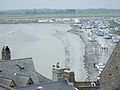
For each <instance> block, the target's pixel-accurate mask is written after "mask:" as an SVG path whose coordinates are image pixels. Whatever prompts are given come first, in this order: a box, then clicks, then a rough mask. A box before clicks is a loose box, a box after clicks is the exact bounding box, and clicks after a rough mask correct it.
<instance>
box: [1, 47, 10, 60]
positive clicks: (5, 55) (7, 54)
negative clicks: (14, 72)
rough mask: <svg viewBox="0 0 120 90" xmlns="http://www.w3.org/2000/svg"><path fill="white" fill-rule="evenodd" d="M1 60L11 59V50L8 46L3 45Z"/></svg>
mask: <svg viewBox="0 0 120 90" xmlns="http://www.w3.org/2000/svg"><path fill="white" fill-rule="evenodd" d="M2 60H11V51H10V49H9V47H8V46H4V47H3V49H2Z"/></svg>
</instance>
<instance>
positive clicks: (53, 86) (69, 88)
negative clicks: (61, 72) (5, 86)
mask: <svg viewBox="0 0 120 90" xmlns="http://www.w3.org/2000/svg"><path fill="white" fill-rule="evenodd" d="M38 87H42V88H43V90H75V87H74V86H73V84H69V83H68V81H67V80H61V81H54V82H49V83H43V84H39V85H31V86H26V87H18V88H15V89H16V90H36V89H37V88H38Z"/></svg>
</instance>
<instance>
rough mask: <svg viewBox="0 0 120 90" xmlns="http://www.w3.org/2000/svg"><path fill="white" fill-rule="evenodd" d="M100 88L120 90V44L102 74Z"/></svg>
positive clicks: (119, 43)
mask: <svg viewBox="0 0 120 90" xmlns="http://www.w3.org/2000/svg"><path fill="white" fill-rule="evenodd" d="M100 86H101V88H105V87H110V88H115V87H116V88H119V89H120V42H118V44H117V45H116V47H115V49H114V51H113V53H112V55H111V57H110V59H109V60H108V62H107V64H106V66H105V68H104V69H103V71H102V73H101V77H100Z"/></svg>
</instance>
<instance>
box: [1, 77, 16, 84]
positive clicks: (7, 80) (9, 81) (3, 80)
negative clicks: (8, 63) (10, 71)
mask: <svg viewBox="0 0 120 90" xmlns="http://www.w3.org/2000/svg"><path fill="white" fill-rule="evenodd" d="M0 82H2V84H5V85H7V86H11V85H12V83H14V84H15V82H14V81H13V80H11V79H7V78H3V77H0Z"/></svg>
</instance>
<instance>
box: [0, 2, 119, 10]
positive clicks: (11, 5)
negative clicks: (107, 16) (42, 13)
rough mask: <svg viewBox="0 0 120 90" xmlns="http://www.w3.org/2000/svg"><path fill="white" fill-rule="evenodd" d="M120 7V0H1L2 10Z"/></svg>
mask: <svg viewBox="0 0 120 90" xmlns="http://www.w3.org/2000/svg"><path fill="white" fill-rule="evenodd" d="M40 8H52V9H86V8H107V9H120V0H0V10H9V9H40Z"/></svg>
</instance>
